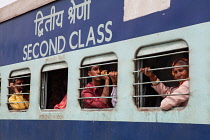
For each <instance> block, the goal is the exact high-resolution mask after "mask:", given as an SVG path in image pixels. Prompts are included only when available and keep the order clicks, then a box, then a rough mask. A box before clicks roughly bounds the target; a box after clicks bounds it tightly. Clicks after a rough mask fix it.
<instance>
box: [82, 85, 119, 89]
mask: <svg viewBox="0 0 210 140" xmlns="http://www.w3.org/2000/svg"><path fill="white" fill-rule="evenodd" d="M115 86H117V85H103V86H94V87H84V88H78V89H80V90H81V89H88V88H99V87H115Z"/></svg>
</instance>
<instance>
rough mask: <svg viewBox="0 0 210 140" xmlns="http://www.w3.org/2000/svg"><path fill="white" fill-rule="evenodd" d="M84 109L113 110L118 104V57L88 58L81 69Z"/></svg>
mask: <svg viewBox="0 0 210 140" xmlns="http://www.w3.org/2000/svg"><path fill="white" fill-rule="evenodd" d="M80 75H81V77H80V88H79V91H80V92H79V93H80V98H79V102H80V105H81V108H82V109H105V108H106V109H107V108H113V107H115V105H116V102H117V56H116V55H115V54H114V53H109V54H102V55H97V56H92V57H87V58H85V59H84V60H83V61H82V65H81V67H80Z"/></svg>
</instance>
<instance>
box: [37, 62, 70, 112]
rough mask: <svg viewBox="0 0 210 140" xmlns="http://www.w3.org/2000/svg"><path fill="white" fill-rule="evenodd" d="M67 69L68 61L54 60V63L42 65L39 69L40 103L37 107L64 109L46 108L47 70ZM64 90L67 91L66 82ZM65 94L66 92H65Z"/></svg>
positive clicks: (45, 109) (47, 109)
mask: <svg viewBox="0 0 210 140" xmlns="http://www.w3.org/2000/svg"><path fill="white" fill-rule="evenodd" d="M63 69H67V70H68V63H67V62H65V61H62V62H56V63H50V64H46V65H44V66H43V67H42V70H41V87H40V104H39V107H40V109H41V110H42V111H62V110H65V109H54V108H52V109H49V108H47V102H48V100H47V98H48V97H47V96H48V86H47V85H48V78H49V72H51V71H55V70H63ZM67 74H68V73H67ZM67 83H68V75H67ZM66 90H67V91H68V84H67V85H66ZM66 94H67V93H66Z"/></svg>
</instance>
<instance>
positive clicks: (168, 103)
mask: <svg viewBox="0 0 210 140" xmlns="http://www.w3.org/2000/svg"><path fill="white" fill-rule="evenodd" d="M181 65H188V60H187V59H186V58H178V59H176V60H175V61H174V62H173V64H172V66H173V67H174V66H181ZM149 69H150V67H146V68H141V69H140V72H141V73H144V74H145V75H146V76H148V77H149V78H150V81H160V80H159V79H158V78H157V76H156V75H155V74H154V73H153V71H148V70H149ZM172 75H173V76H174V79H176V80H177V79H188V78H189V69H188V67H176V68H173V69H172ZM152 88H154V89H155V90H156V91H157V92H158V94H161V95H162V94H163V95H168V94H184V95H175V96H163V98H164V99H163V100H162V102H161V105H160V107H161V108H162V109H163V110H169V109H171V108H172V107H181V106H186V105H187V103H188V100H189V95H185V94H189V81H180V84H179V86H178V87H176V88H175V87H167V86H165V85H164V84H163V83H152Z"/></svg>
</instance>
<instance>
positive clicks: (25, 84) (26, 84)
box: [7, 84, 30, 88]
mask: <svg viewBox="0 0 210 140" xmlns="http://www.w3.org/2000/svg"><path fill="white" fill-rule="evenodd" d="M14 86H15V87H24V86H30V84H23V85H14ZM7 88H10V86H8V87H7Z"/></svg>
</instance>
